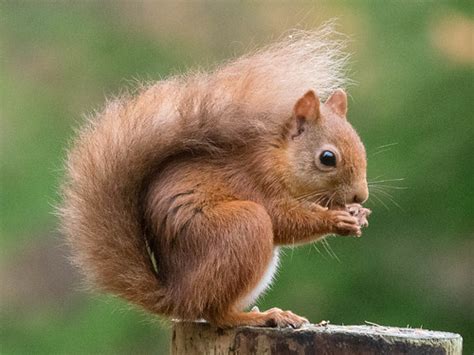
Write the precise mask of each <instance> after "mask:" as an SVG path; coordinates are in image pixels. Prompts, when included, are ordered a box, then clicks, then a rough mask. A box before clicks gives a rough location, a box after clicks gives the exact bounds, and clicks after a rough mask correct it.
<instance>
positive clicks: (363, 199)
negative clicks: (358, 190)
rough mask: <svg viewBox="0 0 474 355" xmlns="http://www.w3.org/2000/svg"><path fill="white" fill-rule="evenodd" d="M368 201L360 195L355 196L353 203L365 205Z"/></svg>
mask: <svg viewBox="0 0 474 355" xmlns="http://www.w3.org/2000/svg"><path fill="white" fill-rule="evenodd" d="M366 200H367V198H364V197H361V196H360V195H354V198H353V199H352V202H355V203H364V202H365V201H366Z"/></svg>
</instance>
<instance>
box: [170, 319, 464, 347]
mask: <svg viewBox="0 0 474 355" xmlns="http://www.w3.org/2000/svg"><path fill="white" fill-rule="evenodd" d="M461 353H462V337H461V336H460V335H459V334H454V333H446V332H438V331H430V330H425V329H413V328H395V327H385V326H375V325H348V326H340V325H324V326H322V325H321V326H320V325H310V326H306V327H304V328H301V329H290V328H285V329H276V328H256V327H237V328H230V329H220V328H217V327H215V326H212V325H210V324H209V323H207V322H204V321H202V322H200V321H199V322H180V321H176V322H173V336H172V344H171V354H173V355H182V354H186V355H192V354H216V355H217V354H456V355H457V354H461Z"/></svg>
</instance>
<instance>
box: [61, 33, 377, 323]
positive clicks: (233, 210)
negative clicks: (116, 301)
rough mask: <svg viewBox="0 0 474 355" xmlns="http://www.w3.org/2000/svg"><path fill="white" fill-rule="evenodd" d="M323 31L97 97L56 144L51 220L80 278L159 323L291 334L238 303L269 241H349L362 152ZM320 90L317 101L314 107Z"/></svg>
mask: <svg viewBox="0 0 474 355" xmlns="http://www.w3.org/2000/svg"><path fill="white" fill-rule="evenodd" d="M331 33H332V29H331V27H324V28H323V29H322V30H319V31H315V32H298V33H295V34H294V35H292V36H290V37H289V38H287V39H284V40H283V41H280V42H278V43H276V44H273V45H270V46H269V47H267V48H264V49H262V50H260V51H258V52H256V53H253V54H249V55H246V56H243V57H241V58H238V59H236V60H234V61H232V62H229V63H227V64H225V65H223V66H222V67H219V68H217V69H215V70H213V71H212V72H209V73H204V72H199V73H193V74H189V75H186V76H179V77H172V78H169V79H167V80H164V81H160V82H157V83H155V84H153V85H151V86H148V87H145V88H142V89H141V90H140V91H139V92H138V93H137V94H135V95H134V96H131V95H130V96H124V97H121V98H119V99H116V100H114V101H112V102H109V103H108V104H107V105H106V107H105V109H104V110H103V111H102V112H101V113H99V114H97V115H96V116H95V117H94V118H92V119H91V120H90V122H89V124H88V125H86V126H85V127H84V128H83V129H82V130H81V131H80V133H79V134H78V137H77V139H76V140H75V142H74V144H73V146H72V149H71V150H70V152H69V155H68V159H67V166H66V173H67V174H66V175H67V176H66V181H65V183H64V185H63V195H64V201H63V204H62V206H61V209H60V212H61V221H62V226H63V230H64V232H65V234H66V236H67V240H68V242H69V244H70V246H71V250H72V259H73V261H74V263H75V264H76V265H78V266H79V268H80V269H81V270H82V272H83V274H84V276H85V278H86V279H87V280H88V281H89V282H90V284H92V285H94V286H95V287H98V288H100V289H102V290H104V291H106V292H110V293H113V294H115V295H118V296H121V297H123V298H125V299H126V300H128V301H130V302H132V303H133V304H136V305H138V306H140V307H142V308H144V309H145V310H147V311H149V312H151V313H154V314H159V315H164V316H167V317H174V318H179V319H186V320H194V319H202V318H203V319H206V320H208V321H209V322H211V323H213V324H215V325H217V326H221V327H230V326H239V325H252V326H278V327H284V326H291V327H294V328H297V327H300V326H302V325H303V324H305V323H307V322H308V321H307V319H305V318H303V317H300V316H298V315H295V314H294V313H292V312H290V311H283V310H280V309H278V308H272V309H270V310H268V311H266V312H260V311H258V310H254V311H250V312H245V311H244V310H245V308H246V307H248V306H249V305H250V304H252V302H254V301H255V299H256V298H257V297H258V295H259V294H260V293H262V292H263V291H264V290H265V288H266V287H267V286H268V284H269V283H270V281H271V279H272V277H273V273H274V272H275V270H276V267H277V263H278V250H279V247H280V246H292V245H297V244H303V243H310V242H314V241H316V240H318V239H321V238H323V237H324V236H326V235H328V234H338V235H355V236H359V235H360V234H361V227H362V226H365V225H366V224H367V220H366V217H367V216H368V214H369V211H368V210H367V209H365V208H363V207H362V206H361V205H360V204H362V203H363V202H364V201H365V200H366V199H367V197H368V188H367V181H366V154H365V149H364V146H363V144H362V142H361V140H360V138H359V136H358V135H357V133H356V131H355V130H354V129H353V127H352V126H351V125H350V123H349V122H348V121H347V119H346V114H347V96H346V94H345V92H344V91H343V90H342V89H338V87H340V86H342V85H343V84H344V80H345V75H344V70H343V68H344V63H345V60H346V56H345V54H344V53H343V52H342V51H341V49H342V47H341V46H342V44H341V43H340V42H339V41H336V40H333V39H331ZM321 98H327V99H326V100H325V102H324V103H322V101H321Z"/></svg>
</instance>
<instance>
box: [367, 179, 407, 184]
mask: <svg viewBox="0 0 474 355" xmlns="http://www.w3.org/2000/svg"><path fill="white" fill-rule="evenodd" d="M403 180H405V178H398V179H386V180H378V181H368V184H375V183H381V182H392V181H403Z"/></svg>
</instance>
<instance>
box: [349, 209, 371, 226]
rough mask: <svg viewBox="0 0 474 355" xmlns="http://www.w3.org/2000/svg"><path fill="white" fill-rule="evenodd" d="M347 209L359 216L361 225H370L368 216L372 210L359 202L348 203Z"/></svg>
mask: <svg viewBox="0 0 474 355" xmlns="http://www.w3.org/2000/svg"><path fill="white" fill-rule="evenodd" d="M346 210H347V211H348V212H349V213H350V214H351V216H354V217H355V218H357V220H358V222H359V226H361V227H367V226H368V225H369V221H368V220H367V218H368V217H369V216H370V214H371V213H372V211H371V210H369V209H368V208H365V207H363V206H362V205H360V204H358V203H353V204H350V205H347V206H346Z"/></svg>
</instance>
